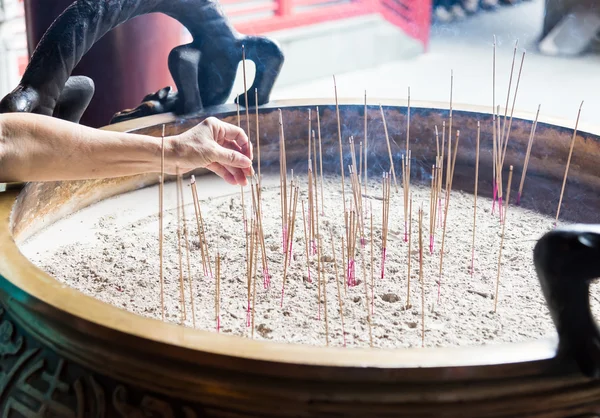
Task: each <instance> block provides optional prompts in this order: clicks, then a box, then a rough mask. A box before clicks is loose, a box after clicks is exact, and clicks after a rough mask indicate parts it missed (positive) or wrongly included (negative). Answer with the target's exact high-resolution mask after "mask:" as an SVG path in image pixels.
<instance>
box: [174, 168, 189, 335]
mask: <svg viewBox="0 0 600 418" xmlns="http://www.w3.org/2000/svg"><path fill="white" fill-rule="evenodd" d="M180 183H181V175H180V174H179V167H177V187H176V188H175V189H176V192H177V255H178V258H179V302H180V303H181V323H182V324H183V323H184V322H185V320H186V317H187V314H186V308H185V295H184V289H185V285H184V282H183V252H182V250H181V210H182V205H181V193H182V189H181V187H180Z"/></svg>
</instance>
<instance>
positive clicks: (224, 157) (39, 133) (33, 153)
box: [0, 113, 253, 185]
mask: <svg viewBox="0 0 600 418" xmlns="http://www.w3.org/2000/svg"><path fill="white" fill-rule="evenodd" d="M160 163H161V138H156V137H152V136H147V135H136V134H129V133H121V132H111V131H102V130H98V129H94V128H89V127H85V126H82V125H77V124H74V123H70V122H66V121H63V120H60V119H56V118H51V117H48V116H42V115H36V114H28V113H7V114H0V182H22V181H56V180H82V179H90V178H107V177H121V176H128V175H136V174H143V173H153V172H154V173H156V172H160ZM200 167H206V168H208V169H209V170H211V171H214V172H215V173H216V174H218V175H219V176H221V177H222V178H224V179H225V180H226V181H227V182H228V183H231V184H243V185H245V184H246V176H249V175H252V173H253V171H252V145H251V144H250V142H248V137H247V136H246V134H245V133H244V132H243V131H242V130H241V129H240V128H238V127H236V126H233V125H230V124H228V123H224V122H221V121H219V120H218V119H215V118H208V119H206V120H204V121H203V122H202V123H200V124H199V125H197V126H195V127H194V128H192V129H190V130H188V131H186V132H184V133H182V134H180V135H176V136H169V137H165V172H166V173H167V174H177V172H178V171H179V172H180V173H181V174H183V173H186V172H189V171H191V170H193V169H196V168H200Z"/></svg>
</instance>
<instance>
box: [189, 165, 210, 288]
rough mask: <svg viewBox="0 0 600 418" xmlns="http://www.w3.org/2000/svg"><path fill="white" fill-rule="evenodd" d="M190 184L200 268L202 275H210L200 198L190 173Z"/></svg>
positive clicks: (194, 179)
mask: <svg viewBox="0 0 600 418" xmlns="http://www.w3.org/2000/svg"><path fill="white" fill-rule="evenodd" d="M190 186H191V188H192V197H193V199H194V211H195V212H196V222H197V224H198V242H199V246H200V254H201V256H202V268H203V269H204V276H208V275H209V273H210V276H211V277H212V267H211V265H210V262H208V261H207V260H208V243H207V242H206V234H205V231H204V220H203V219H202V208H201V207H200V200H199V199H198V189H197V187H196V178H195V177H194V176H193V175H192V177H191V179H190Z"/></svg>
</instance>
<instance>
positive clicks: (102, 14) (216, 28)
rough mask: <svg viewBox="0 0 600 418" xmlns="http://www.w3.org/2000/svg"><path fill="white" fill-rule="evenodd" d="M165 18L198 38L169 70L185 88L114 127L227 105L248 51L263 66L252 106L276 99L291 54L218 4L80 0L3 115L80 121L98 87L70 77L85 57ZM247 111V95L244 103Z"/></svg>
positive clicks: (147, 102) (155, 99) (1, 107)
mask: <svg viewBox="0 0 600 418" xmlns="http://www.w3.org/2000/svg"><path fill="white" fill-rule="evenodd" d="M156 12H160V13H164V14H167V15H169V16H171V17H173V18H175V19H177V20H178V21H179V22H181V23H182V24H183V25H184V26H185V27H186V28H187V29H188V30H189V32H190V33H191V35H192V37H193V41H192V42H191V43H190V44H187V45H182V46H178V47H176V48H174V49H173V50H172V51H171V53H170V56H169V70H170V72H171V75H172V77H173V79H174V80H175V84H176V87H177V92H171V89H170V87H167V88H164V89H161V90H159V91H158V92H156V93H154V94H150V95H148V96H146V97H145V98H144V100H143V103H142V104H141V105H140V106H139V107H137V108H136V109H132V110H126V111H123V112H120V113H118V114H117V115H115V117H114V118H113V120H112V121H111V122H112V123H114V122H119V121H123V120H127V119H133V118H137V117H140V116H148V115H153V114H158V113H164V112H175V113H177V114H190V113H195V112H199V111H200V110H202V109H203V107H207V106H213V105H218V104H223V103H225V101H226V100H227V98H228V97H229V95H230V94H231V90H232V87H233V83H234V81H235V76H236V71H237V68H238V64H239V62H240V61H241V59H242V46H244V48H245V51H246V57H247V59H249V60H252V61H253V62H254V63H255V64H256V76H255V78H254V82H253V84H252V86H251V87H250V91H249V93H251V94H248V98H249V99H248V101H249V103H248V105H254V104H255V103H254V89H257V90H258V104H259V105H262V104H265V103H267V102H268V101H269V97H270V94H271V90H272V88H273V85H274V83H275V81H276V79H277V77H278V75H279V72H280V70H281V66H282V65H283V59H284V58H283V53H282V51H281V49H280V47H279V46H278V45H277V43H276V42H274V41H273V40H271V39H268V38H266V37H262V36H245V35H242V34H240V33H238V32H237V31H236V30H235V29H234V28H233V27H232V26H231V24H230V22H229V21H228V19H227V17H226V16H225V14H224V13H223V11H222V9H221V6H220V4H219V2H218V0H119V1H117V0H106V1H88V0H77V1H75V2H74V3H73V4H72V5H71V6H69V7H68V8H67V9H66V10H65V11H64V12H63V13H62V14H61V15H60V16H59V17H58V18H57V19H56V20H55V21H54V23H53V24H52V25H51V26H50V28H49V29H48V31H47V32H46V33H45V34H44V36H43V37H42V39H41V40H40V42H39V44H38V46H37V48H36V50H35V52H34V53H33V56H32V57H31V61H30V63H29V65H28V67H27V69H26V71H25V73H24V75H23V78H22V79H21V82H20V83H19V86H18V87H17V88H16V89H15V90H14V91H13V92H11V93H10V94H8V95H7V96H6V97H5V98H4V99H2V101H0V113H6V112H32V113H39V114H43V115H47V116H55V117H57V118H61V119H66V120H69V121H72V122H79V120H80V118H81V116H82V115H83V113H84V111H85V109H86V108H87V106H88V105H89V103H90V101H91V98H92V96H93V94H94V83H93V81H92V80H91V79H89V78H88V77H84V76H76V77H70V76H71V73H72V71H73V69H74V68H75V66H76V65H77V64H78V63H79V61H80V60H81V58H82V57H83V56H84V55H85V54H86V53H87V52H88V51H89V50H90V48H91V47H92V46H93V45H94V43H95V42H97V41H98V40H99V39H100V38H101V37H102V36H104V35H105V34H106V33H108V32H109V31H110V30H112V29H114V28H115V27H117V26H119V25H120V24H123V23H125V22H127V21H128V20H130V19H133V18H134V17H136V16H140V15H144V14H148V13H156ZM236 100H237V101H239V102H240V103H242V104H244V105H246V103H245V101H244V95H243V94H242V95H241V96H239V97H238V98H237V99H236Z"/></svg>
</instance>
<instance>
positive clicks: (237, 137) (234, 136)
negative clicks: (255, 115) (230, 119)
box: [221, 122, 253, 160]
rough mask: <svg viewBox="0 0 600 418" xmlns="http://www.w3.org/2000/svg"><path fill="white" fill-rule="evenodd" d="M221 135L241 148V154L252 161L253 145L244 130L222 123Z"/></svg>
mask: <svg viewBox="0 0 600 418" xmlns="http://www.w3.org/2000/svg"><path fill="white" fill-rule="evenodd" d="M221 128H222V131H221V134H222V138H223V139H224V140H225V141H228V142H233V143H235V144H237V146H238V147H239V148H240V152H241V153H242V154H244V155H245V156H246V157H248V158H250V159H251V160H252V157H253V155H252V149H253V147H252V143H251V142H250V141H249V140H248V136H247V135H246V133H245V132H244V130H243V129H242V128H239V127H237V126H235V125H232V124H230V123H226V122H221Z"/></svg>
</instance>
